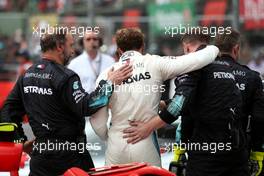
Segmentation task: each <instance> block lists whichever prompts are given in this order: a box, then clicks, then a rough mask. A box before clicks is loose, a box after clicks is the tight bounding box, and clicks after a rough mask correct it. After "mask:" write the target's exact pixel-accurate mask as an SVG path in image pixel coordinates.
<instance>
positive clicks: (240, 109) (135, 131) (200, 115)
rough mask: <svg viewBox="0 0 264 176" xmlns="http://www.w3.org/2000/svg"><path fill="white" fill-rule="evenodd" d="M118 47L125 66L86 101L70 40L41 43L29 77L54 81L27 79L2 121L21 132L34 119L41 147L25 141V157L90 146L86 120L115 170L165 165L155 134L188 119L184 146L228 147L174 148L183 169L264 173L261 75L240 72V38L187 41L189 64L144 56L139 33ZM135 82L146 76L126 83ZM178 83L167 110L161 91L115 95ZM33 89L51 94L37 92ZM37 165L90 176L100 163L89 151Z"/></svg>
mask: <svg viewBox="0 0 264 176" xmlns="http://www.w3.org/2000/svg"><path fill="white" fill-rule="evenodd" d="M116 42H117V54H118V56H119V58H120V60H119V62H118V63H116V64H114V65H112V66H111V67H109V68H107V69H106V70H105V72H103V73H101V74H100V75H98V78H97V80H98V84H97V86H98V88H97V89H96V90H95V91H93V92H91V94H88V93H86V92H85V91H84V90H83V88H82V84H81V80H80V78H79V76H80V75H77V74H76V73H75V72H73V71H72V70H69V69H67V68H66V67H64V66H65V65H66V64H67V62H68V61H69V58H70V56H71V55H72V52H73V49H72V45H73V39H72V36H71V35H70V34H59V35H58V34H49V35H45V36H43V37H42V38H41V42H40V45H41V49H42V52H43V56H42V58H43V59H42V60H41V61H39V62H37V63H36V64H34V65H33V66H32V67H30V69H28V70H27V71H26V75H34V74H45V75H47V74H49V75H50V77H49V78H50V79H44V78H41V77H39V78H37V77H25V76H24V75H22V76H21V77H20V78H19V79H18V81H17V83H16V86H15V87H14V89H13V91H12V92H11V94H10V95H9V97H8V99H7V101H6V103H5V106H4V108H3V110H2V119H1V122H15V123H17V124H18V125H19V126H20V122H21V119H22V116H23V115H24V114H28V116H29V121H30V125H31V127H32V130H33V132H34V135H35V136H36V139H35V140H34V141H31V142H30V143H28V142H25V148H28V147H29V146H31V145H32V143H33V142H35V143H43V142H44V143H45V142H47V141H48V140H52V141H56V140H59V141H60V142H63V141H67V140H70V141H72V142H76V143H78V142H84V143H86V140H85V134H84V133H83V130H84V116H86V115H92V114H93V115H92V118H91V124H92V127H93V128H94V130H95V132H96V134H98V135H99V136H100V137H101V138H102V139H105V140H106V141H107V150H106V164H107V165H109V164H122V163H129V162H136V161H137V162H148V163H151V164H153V165H157V166H161V162H160V153H159V147H158V144H157V142H156V141H157V138H156V134H155V130H156V129H158V128H160V127H162V126H164V125H165V124H166V123H168V124H171V123H173V122H174V121H175V120H177V119H178V117H179V116H181V124H180V125H179V126H178V128H179V129H180V130H178V131H180V135H178V138H177V143H176V144H179V143H184V144H192V143H195V144H200V145H202V144H204V143H206V144H208V145H210V144H212V143H216V144H223V145H224V146H227V145H228V146H229V147H227V148H223V147H221V149H219V148H218V149H217V150H216V151H215V152H213V153H212V152H211V151H210V150H201V149H199V150H196V149H190V148H186V149H183V148H181V145H176V147H175V160H176V162H178V161H179V158H181V155H183V154H184V152H187V153H188V161H187V170H186V175H187V176H204V175H210V176H211V175H215V176H222V175H223V176H224V175H232V176H244V175H245V176H247V175H257V176H258V175H261V174H263V171H262V165H263V164H262V163H263V157H264V135H263V134H264V130H263V129H264V128H263V127H264V94H263V86H262V82H261V79H260V77H259V74H258V73H257V72H255V71H252V70H250V69H249V68H247V67H246V66H243V65H240V64H239V63H238V59H239V51H240V44H241V43H240V34H239V32H237V31H235V30H232V31H231V33H230V34H221V35H217V36H216V38H215V39H214V41H213V43H214V45H216V46H217V47H215V46H211V45H209V42H210V37H209V36H207V35H204V34H195V33H191V34H185V35H183V36H182V39H181V42H182V46H183V50H184V54H186V55H184V56H177V57H173V56H170V57H160V56H157V55H150V54H143V52H144V35H143V34H142V32H141V31H140V30H139V29H135V28H124V29H120V30H118V31H117V33H116ZM219 50H220V52H219ZM131 65H132V66H133V71H132V66H131ZM76 66H77V67H78V65H76ZM120 67H121V68H120ZM113 68H114V70H115V71H113ZM132 74H133V76H134V77H135V75H148V76H147V77H146V78H144V79H138V80H134V81H133V82H128V81H126V80H127V79H128V78H129V77H131V75H132ZM174 77H176V79H175V85H176V89H175V95H174V96H173V98H172V99H171V100H167V101H165V102H160V95H161V92H153V93H150V94H146V93H144V92H138V91H127V90H131V89H125V88H124V89H119V90H126V91H114V90H115V89H117V87H119V88H120V87H130V86H141V87H144V86H146V85H148V86H155V85H158V87H161V85H162V83H163V81H165V80H167V79H171V78H174ZM30 86H31V87H32V86H35V87H37V88H38V89H41V88H43V89H44V88H46V89H48V90H50V91H49V92H50V93H49V94H45V95H44V94H39V93H38V92H34V91H30V90H31V89H27V88H28V87H30ZM25 90H27V91H25ZM132 90H133V89H132ZM159 105H160V111H158V106H159ZM109 111H111V114H112V118H111V126H110V128H108V127H107V121H108V116H109V115H108V112H109ZM88 140H89V139H88ZM221 146H222V145H221ZM47 156H49V157H47ZM65 160H67V161H65ZM30 166H31V168H30V169H31V173H30V175H47V174H48V175H52V174H53V175H58V174H62V173H63V172H64V171H65V170H66V169H68V168H70V167H73V166H77V167H80V168H83V169H85V170H88V169H89V168H91V167H93V161H92V160H91V158H90V155H89V152H88V151H86V152H84V154H82V155H80V154H79V153H76V152H74V151H46V152H44V153H41V154H40V153H38V151H32V153H31V164H30ZM249 166H250V167H249Z"/></svg>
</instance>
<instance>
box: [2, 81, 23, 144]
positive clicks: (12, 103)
mask: <svg viewBox="0 0 264 176" xmlns="http://www.w3.org/2000/svg"><path fill="white" fill-rule="evenodd" d="M21 84H22V77H19V78H18V80H17V82H16V84H15V86H14V88H13V89H12V91H11V92H10V94H9V95H8V97H7V99H6V101H5V103H4V106H3V109H2V111H1V119H0V121H1V122H12V123H16V124H17V125H18V135H19V136H18V137H19V138H24V139H26V137H25V135H24V132H23V129H22V121H23V116H24V115H25V114H26V112H25V108H24V104H23V101H22V95H21V94H22V91H23V90H21V88H22V86H21Z"/></svg>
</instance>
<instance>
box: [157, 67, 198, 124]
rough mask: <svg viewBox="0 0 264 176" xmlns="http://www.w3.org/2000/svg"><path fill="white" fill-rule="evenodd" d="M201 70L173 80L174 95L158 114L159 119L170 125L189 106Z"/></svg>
mask: <svg viewBox="0 0 264 176" xmlns="http://www.w3.org/2000/svg"><path fill="white" fill-rule="evenodd" d="M200 75H201V70H197V71H195V72H191V73H188V74H184V75H181V76H179V77H177V78H176V79H175V85H176V89H175V94H174V96H173V98H172V100H171V101H170V103H169V104H168V106H167V108H166V109H165V110H163V111H161V112H160V113H159V116H160V118H161V119H162V120H163V121H164V122H166V123H168V124H171V123H173V122H174V121H175V120H177V118H178V117H179V116H180V115H181V114H182V113H183V112H184V111H187V108H188V107H189V106H190V102H191V101H193V100H191V99H194V97H195V91H196V87H197V83H198V81H199V79H200Z"/></svg>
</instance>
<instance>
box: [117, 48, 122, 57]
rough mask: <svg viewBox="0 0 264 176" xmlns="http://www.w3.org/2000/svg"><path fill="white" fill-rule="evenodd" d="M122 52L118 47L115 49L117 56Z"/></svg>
mask: <svg viewBox="0 0 264 176" xmlns="http://www.w3.org/2000/svg"><path fill="white" fill-rule="evenodd" d="M122 53H123V51H122V50H121V49H120V48H117V49H116V54H117V57H118V58H119V57H121V55H122Z"/></svg>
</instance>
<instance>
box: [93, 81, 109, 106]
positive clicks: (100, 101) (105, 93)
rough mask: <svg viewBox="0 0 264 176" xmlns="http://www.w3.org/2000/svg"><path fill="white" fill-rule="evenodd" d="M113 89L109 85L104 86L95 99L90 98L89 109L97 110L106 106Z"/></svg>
mask: <svg viewBox="0 0 264 176" xmlns="http://www.w3.org/2000/svg"><path fill="white" fill-rule="evenodd" d="M112 92H113V88H112V85H110V84H107V83H106V84H104V85H103V86H102V87H101V88H100V90H99V93H98V95H97V96H96V97H92V100H91V101H90V102H89V107H90V108H99V107H103V106H106V105H107V104H108V102H109V97H110V96H111V95H112Z"/></svg>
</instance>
